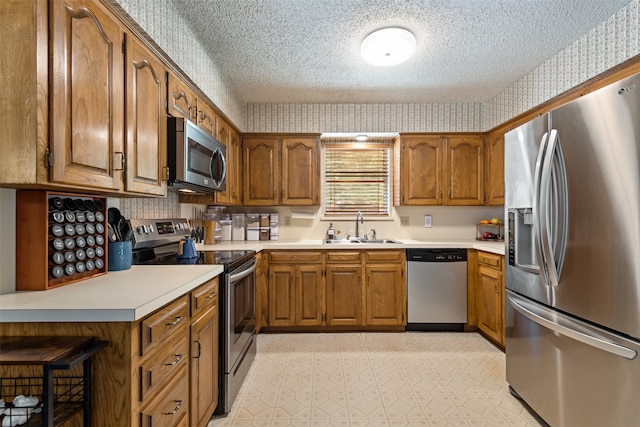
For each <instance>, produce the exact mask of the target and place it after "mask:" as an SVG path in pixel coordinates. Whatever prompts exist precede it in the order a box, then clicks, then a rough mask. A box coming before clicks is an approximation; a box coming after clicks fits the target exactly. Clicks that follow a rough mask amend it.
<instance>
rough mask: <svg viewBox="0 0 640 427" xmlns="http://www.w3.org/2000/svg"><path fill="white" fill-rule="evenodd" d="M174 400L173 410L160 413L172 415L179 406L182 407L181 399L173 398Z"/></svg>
mask: <svg viewBox="0 0 640 427" xmlns="http://www.w3.org/2000/svg"><path fill="white" fill-rule="evenodd" d="M174 402H176V403H177V405H176V407H175V408H174V409H173V411H171V412H163V413H162V415H174V414H175V413H177V412H178V411H179V410H180V408H182V400H174Z"/></svg>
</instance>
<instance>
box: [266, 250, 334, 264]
mask: <svg viewBox="0 0 640 427" xmlns="http://www.w3.org/2000/svg"><path fill="white" fill-rule="evenodd" d="M269 258H270V262H287V263H291V262H306V263H316V262H317V263H321V262H322V252H321V251H287V252H285V251H275V252H274V251H272V252H270V253H269Z"/></svg>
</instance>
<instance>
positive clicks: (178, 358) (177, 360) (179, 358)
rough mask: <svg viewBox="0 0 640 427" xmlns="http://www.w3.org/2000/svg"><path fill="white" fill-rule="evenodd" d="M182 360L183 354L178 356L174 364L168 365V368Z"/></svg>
mask: <svg viewBox="0 0 640 427" xmlns="http://www.w3.org/2000/svg"><path fill="white" fill-rule="evenodd" d="M181 360H182V355H181V354H176V358H175V360H174V361H173V362H171V363H167V366H173V365H175V364H176V363H178V362H179V361H181Z"/></svg>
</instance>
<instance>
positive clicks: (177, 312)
mask: <svg viewBox="0 0 640 427" xmlns="http://www.w3.org/2000/svg"><path fill="white" fill-rule="evenodd" d="M188 320H189V300H188V296H187V295H185V296H183V297H181V298H178V299H177V300H176V301H174V302H172V303H171V304H169V305H167V306H165V307H164V308H161V309H159V310H158V311H156V312H155V313H154V314H151V315H150V316H148V317H147V318H145V319H144V320H142V322H141V325H140V334H141V337H140V355H145V354H147V353H148V352H149V351H151V349H153V348H155V347H157V346H158V345H160V343H161V342H162V341H163V340H164V339H166V338H167V337H168V336H169V335H171V334H172V333H173V332H174V331H176V330H178V329H181V327H182V326H183V325H186V324H187V323H188Z"/></svg>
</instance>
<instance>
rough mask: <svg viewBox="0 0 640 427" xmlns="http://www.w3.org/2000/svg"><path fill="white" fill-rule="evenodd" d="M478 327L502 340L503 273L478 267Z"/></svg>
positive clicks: (500, 341)
mask: <svg viewBox="0 0 640 427" xmlns="http://www.w3.org/2000/svg"><path fill="white" fill-rule="evenodd" d="M478 287H479V289H478V328H480V330H481V331H482V332H484V333H485V334H487V335H488V336H489V337H491V338H493V339H494V340H495V341H496V342H498V343H500V344H504V342H503V341H502V328H503V326H502V273H501V272H500V271H499V270H494V269H491V268H487V267H485V266H482V265H480V266H479V267H478Z"/></svg>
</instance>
